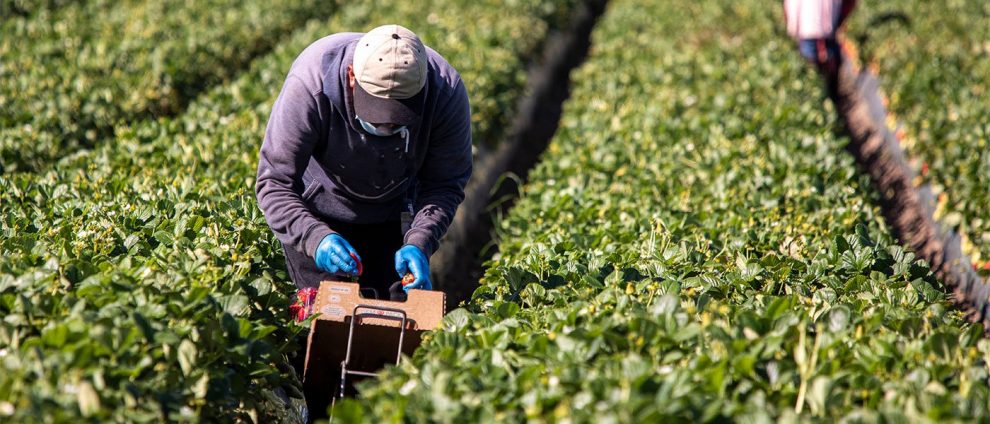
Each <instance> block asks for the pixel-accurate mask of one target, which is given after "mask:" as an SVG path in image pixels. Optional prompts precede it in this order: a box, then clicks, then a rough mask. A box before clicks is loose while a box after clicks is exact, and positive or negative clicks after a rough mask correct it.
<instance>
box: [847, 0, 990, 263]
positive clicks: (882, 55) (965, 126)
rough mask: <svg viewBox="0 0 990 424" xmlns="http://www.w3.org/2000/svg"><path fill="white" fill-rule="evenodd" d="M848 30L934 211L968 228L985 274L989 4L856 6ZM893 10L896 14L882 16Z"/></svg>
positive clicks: (970, 248)
mask: <svg viewBox="0 0 990 424" xmlns="http://www.w3.org/2000/svg"><path fill="white" fill-rule="evenodd" d="M859 9H860V10H858V11H857V15H856V16H855V20H854V21H853V22H852V23H851V26H850V30H851V31H852V32H851V34H852V36H853V37H854V38H855V39H862V40H865V43H864V44H863V45H861V46H859V47H860V49H862V50H863V52H862V56H863V58H864V60H866V61H868V64H869V65H871V66H872V67H873V68H874V70H875V71H876V72H878V73H879V75H880V79H881V81H882V85H883V89H884V91H886V92H887V94H888V97H889V102H890V105H889V109H891V111H893V112H894V113H895V114H896V116H895V117H894V119H893V120H896V121H897V124H899V125H901V129H900V133H901V136H902V137H903V139H902V144H903V146H904V147H905V148H906V149H907V150H908V152H909V154H910V156H912V157H914V158H915V159H916V160H917V163H916V166H917V167H918V168H920V171H921V173H922V174H924V178H925V182H927V183H930V184H931V185H932V186H933V189H934V190H935V192H936V193H937V194H940V195H939V197H938V199H939V200H938V205H937V215H938V216H939V217H940V218H942V219H943V222H944V223H945V224H947V225H949V226H951V227H958V228H959V229H960V232H961V233H962V234H964V235H965V237H966V238H965V239H964V243H963V244H964V250H966V253H968V254H969V255H970V257H971V258H972V259H973V262H974V263H975V265H976V266H977V267H980V268H983V267H986V273H985V274H984V275H990V214H988V212H987V205H988V204H990V141H988V140H990V124H988V123H987V119H986V117H987V116H988V115H990V103H988V102H987V101H986V98H987V95H988V94H990V44H988V43H987V40H988V39H990V25H988V22H990V4H988V3H986V2H981V1H961V2H952V3H949V4H932V3H930V2H924V1H908V2H894V1H880V2H869V3H864V4H862V5H860V8H859ZM891 16H896V17H898V19H886V20H885V19H883V17H891Z"/></svg>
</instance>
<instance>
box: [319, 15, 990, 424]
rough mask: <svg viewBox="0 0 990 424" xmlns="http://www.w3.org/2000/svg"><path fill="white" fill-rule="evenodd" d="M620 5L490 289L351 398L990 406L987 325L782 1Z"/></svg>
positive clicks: (946, 414)
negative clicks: (900, 206)
mask: <svg viewBox="0 0 990 424" xmlns="http://www.w3.org/2000/svg"><path fill="white" fill-rule="evenodd" d="M609 7H610V8H609V10H608V12H607V13H606V16H605V18H604V21H603V22H602V23H600V24H599V26H598V27H597V28H596V33H595V37H594V43H595V44H594V46H595V47H594V52H593V54H592V56H591V57H590V58H589V60H588V62H587V63H586V64H585V65H584V67H583V68H582V69H581V70H580V72H578V73H577V74H576V75H574V76H573V81H574V83H575V88H574V94H573V96H572V98H571V99H570V100H569V101H568V103H567V105H566V109H565V116H564V119H563V122H562V127H561V129H560V130H559V131H558V134H557V136H556V139H555V140H554V143H553V144H551V146H550V149H549V150H548V152H547V153H546V154H545V157H544V160H543V162H542V164H541V165H539V166H538V167H537V168H536V169H535V170H534V171H533V172H532V173H531V174H530V181H529V183H528V184H527V186H526V187H525V191H524V194H523V196H522V198H521V199H520V201H519V203H518V204H517V205H516V206H515V208H514V209H513V210H512V211H511V212H510V214H509V215H508V216H507V217H506V219H505V220H504V221H502V222H501V224H500V239H499V243H500V253H499V254H498V255H497V256H496V258H495V259H493V260H492V261H491V262H490V263H489V264H488V269H487V272H486V275H485V279H484V281H483V285H482V287H481V288H480V289H479V290H478V291H476V292H475V294H474V297H473V298H472V300H471V301H470V302H469V303H468V304H467V305H466V307H465V308H464V309H458V310H455V311H453V312H452V313H450V314H449V315H448V317H447V318H446V319H445V323H444V327H445V328H444V329H445V331H442V332H436V333H434V334H432V335H431V336H430V338H429V339H428V340H427V341H426V342H425V343H424V345H423V346H422V347H421V348H420V349H419V351H418V352H417V353H416V355H415V356H414V357H413V358H412V360H411V361H408V362H406V363H404V364H403V365H402V366H400V367H397V368H391V369H390V370H389V371H388V372H387V373H386V374H385V376H384V377H383V379H382V380H380V381H378V382H372V383H369V384H366V385H364V386H363V387H362V396H361V398H360V399H358V400H356V401H351V402H348V403H346V404H345V405H343V406H339V407H338V409H337V411H336V414H337V416H338V417H340V418H342V419H344V420H345V421H348V420H359V419H361V420H365V421H369V422H383V421H384V422H402V421H412V422H492V421H500V420H508V421H513V422H518V421H531V422H664V421H669V420H678V421H680V420H685V421H712V420H725V419H728V420H733V421H751V422H775V421H778V420H780V421H783V422H793V421H823V422H836V421H839V420H849V421H853V422H890V421H893V422H924V421H933V422H942V421H949V420H962V421H977V420H986V419H987V411H988V409H987V407H988V404H990V389H988V385H987V380H988V364H990V341H987V340H984V339H983V330H982V328H981V327H980V326H978V325H971V324H969V323H967V322H966V321H965V320H964V319H963V318H962V317H961V316H960V314H959V313H957V312H954V311H953V310H951V309H950V303H949V302H948V301H947V299H946V297H945V295H944V294H943V292H942V291H941V287H940V286H939V283H938V281H936V280H935V279H934V278H932V276H931V274H930V273H929V271H928V269H927V267H926V266H925V265H923V264H918V263H913V261H912V258H913V256H912V254H911V253H909V252H905V251H904V249H902V247H900V246H899V245H897V244H896V242H895V241H894V240H893V239H892V238H891V236H890V235H889V233H888V231H887V229H886V228H885V227H884V224H883V222H882V220H881V218H880V217H879V213H878V211H877V209H876V207H875V206H874V202H875V200H876V194H875V193H873V192H871V189H870V186H869V182H868V180H867V179H866V177H865V176H863V175H861V174H859V173H858V172H857V170H856V169H855V166H854V164H853V161H852V159H851V158H850V157H849V156H848V155H846V154H845V153H844V151H843V149H842V147H843V144H844V142H845V140H843V139H840V138H837V136H836V135H835V134H834V132H833V130H832V126H833V125H834V122H833V121H832V117H831V116H832V113H831V112H830V111H829V110H828V109H827V107H826V106H825V105H826V104H827V103H826V102H827V101H826V100H824V97H825V96H824V93H823V90H822V89H821V87H820V85H821V83H820V81H819V79H818V77H817V76H816V75H815V74H814V72H813V71H811V70H810V69H809V68H808V67H807V66H806V65H805V64H804V63H803V62H802V60H801V59H800V58H799V57H798V56H797V55H796V53H795V52H794V49H793V46H792V45H791V42H790V40H787V39H785V38H783V36H782V34H781V32H780V31H779V30H775V26H777V25H780V24H779V22H780V21H779V19H780V11H779V10H777V9H779V4H778V3H775V2H764V1H757V0H745V1H738V2H733V3H732V4H731V6H725V5H723V4H698V3H696V2H679V3H674V2H663V1H651V0H616V1H613V2H612V3H611V4H610V6H609Z"/></svg>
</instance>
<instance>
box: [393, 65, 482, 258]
mask: <svg viewBox="0 0 990 424" xmlns="http://www.w3.org/2000/svg"><path fill="white" fill-rule="evenodd" d="M438 112H439V113H438V114H437V116H438V121H436V122H435V123H434V128H433V129H432V131H431V138H430V143H429V147H428V150H427V153H426V160H425V162H424V163H423V166H422V168H420V170H419V173H418V175H417V179H418V180H419V193H418V195H417V196H416V206H415V210H416V216H415V217H414V218H413V222H412V226H411V228H410V230H409V232H407V233H406V235H405V239H404V242H405V244H411V245H414V246H416V247H419V248H420V249H421V250H422V251H423V252H425V253H426V255H427V256H430V255H433V253H434V252H436V250H437V248H438V247H439V245H440V238H441V237H443V235H444V234H445V233H446V232H447V227H448V226H450V222H451V221H452V220H453V219H454V213H455V212H456V211H457V206H458V205H460V204H461V201H463V200H464V186H465V185H466V184H467V181H468V178H469V177H470V176H471V169H472V163H471V160H472V158H471V107H470V104H469V103H468V94H467V89H466V88H465V87H464V82H463V81H460V80H458V82H457V85H456V86H455V87H454V90H453V92H452V95H451V97H450V98H449V100H448V101H447V103H446V105H445V106H444V107H443V108H442V109H441V110H440V111H438Z"/></svg>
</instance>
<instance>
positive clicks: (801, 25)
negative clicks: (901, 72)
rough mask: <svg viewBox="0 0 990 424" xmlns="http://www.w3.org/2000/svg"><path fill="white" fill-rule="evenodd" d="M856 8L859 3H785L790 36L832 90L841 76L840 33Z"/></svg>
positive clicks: (829, 0)
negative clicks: (838, 34)
mask: <svg viewBox="0 0 990 424" xmlns="http://www.w3.org/2000/svg"><path fill="white" fill-rule="evenodd" d="M855 7H856V0H784V17H785V19H786V20H787V34H788V35H790V36H791V37H793V38H794V39H795V40H797V43H798V50H799V51H800V52H801V55H802V56H804V58H805V59H807V60H808V61H809V62H811V63H813V64H814V65H815V66H816V67H817V68H818V71H819V72H820V73H821V74H822V76H823V77H824V78H825V81H826V83H828V85H829V87H830V90H831V87H834V84H835V81H836V79H837V77H838V72H839V65H840V64H841V60H842V55H841V54H840V46H839V42H838V41H837V40H836V33H837V32H838V31H839V28H840V27H841V26H842V23H843V22H845V20H846V18H847V17H849V14H850V13H851V12H852V10H853V8H855Z"/></svg>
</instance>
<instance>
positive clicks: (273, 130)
mask: <svg viewBox="0 0 990 424" xmlns="http://www.w3.org/2000/svg"><path fill="white" fill-rule="evenodd" d="M471 169H472V164H471V111H470V107H469V105H468V95H467V90H466V89H465V87H464V83H463V82H462V81H461V78H460V76H459V74H458V73H457V71H456V70H455V69H454V68H453V67H452V66H451V65H450V64H448V63H447V61H446V60H444V58H443V57H441V56H440V55H439V54H438V53H437V52H435V51H433V50H432V49H430V48H428V47H426V46H424V45H423V43H422V41H420V39H419V37H418V36H416V34H414V33H413V32H412V31H410V30H408V29H406V28H404V27H401V26H399V25H386V26H381V27H378V28H375V29H373V30H372V31H370V32H368V33H367V34H361V33H340V34H333V35H330V36H327V37H324V38H322V39H320V40H317V41H316V42H314V43H313V44H311V45H310V46H309V47H307V48H306V49H305V50H304V51H303V52H302V53H301V54H300V55H299V57H298V58H296V60H295V62H294V63H293V64H292V67H291V69H290V70H289V74H288V76H287V77H286V79H285V83H284V85H283V86H282V91H281V93H280V94H279V96H278V99H276V100H275V104H274V105H273V107H272V112H271V117H270V118H269V120H268V128H267V130H266V131H265V140H264V143H263V144H262V146H261V152H260V157H259V163H258V176H257V189H256V190H257V196H258V203H259V204H260V206H261V209H262V210H263V211H264V213H265V219H266V220H267V222H268V226H269V227H270V228H271V229H272V231H273V232H274V233H275V235H276V236H277V237H278V239H279V240H280V241H281V242H282V245H283V247H284V250H285V259H286V265H287V268H288V271H289V275H290V277H291V278H292V280H293V282H295V284H296V286H297V287H299V288H300V289H307V288H313V287H316V286H318V285H319V283H320V281H323V280H328V279H336V280H341V279H347V278H350V277H358V276H359V283H360V284H361V286H362V289H364V288H373V289H375V291H376V292H377V295H378V296H379V297H380V298H387V297H388V288H389V286H390V285H391V284H392V282H394V281H397V280H399V278H401V277H403V276H404V275H405V274H406V273H411V274H413V276H414V277H415V280H414V281H413V282H412V283H411V284H409V285H408V286H406V287H405V288H406V290H408V289H412V288H416V289H427V290H429V289H432V284H431V282H430V266H429V258H430V256H431V255H432V254H433V253H434V252H435V251H436V249H437V247H438V245H439V240H440V237H442V236H443V234H444V233H445V232H446V231H447V227H448V226H449V225H450V222H451V219H452V218H453V216H454V212H455V211H456V210H457V207H458V205H459V204H460V203H461V201H462V200H463V199H464V186H465V184H466V183H467V180H468V178H469V177H470V175H471ZM309 292H312V290H309Z"/></svg>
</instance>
